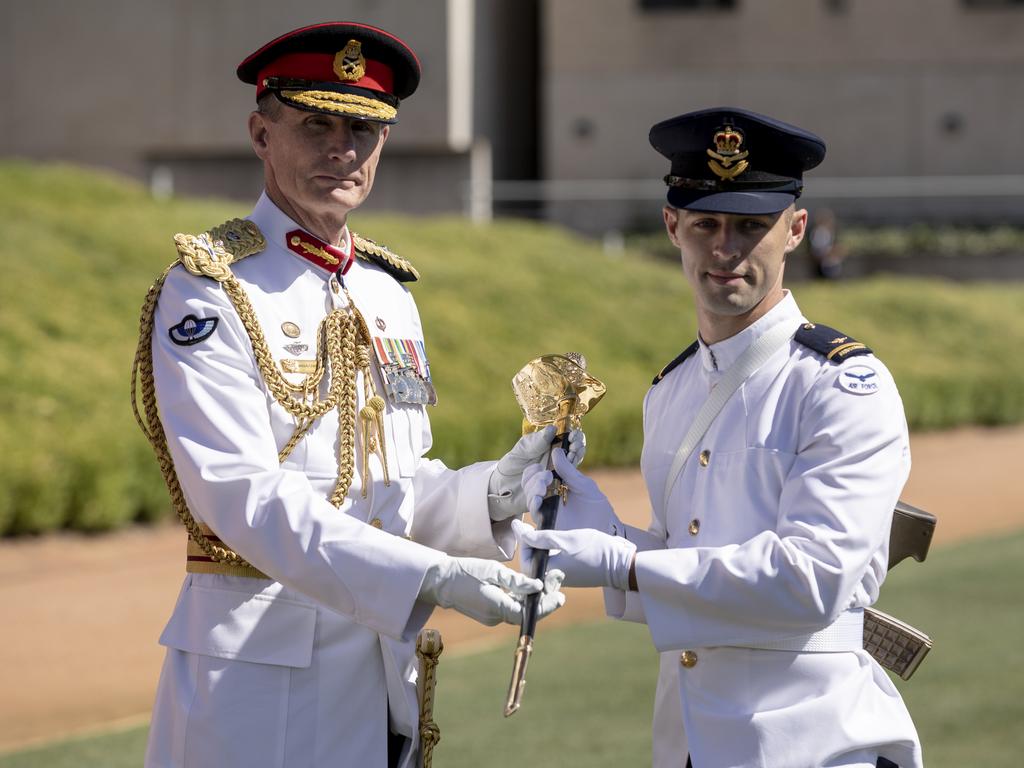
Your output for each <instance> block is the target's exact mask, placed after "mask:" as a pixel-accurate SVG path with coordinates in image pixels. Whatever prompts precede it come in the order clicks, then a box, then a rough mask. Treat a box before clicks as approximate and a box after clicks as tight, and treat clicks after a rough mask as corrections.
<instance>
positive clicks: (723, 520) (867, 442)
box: [606, 293, 921, 768]
mask: <svg viewBox="0 0 1024 768" xmlns="http://www.w3.org/2000/svg"><path fill="white" fill-rule="evenodd" d="M780 322H785V323H790V324H792V325H793V327H794V329H795V328H796V327H797V324H798V323H801V322H806V320H805V319H804V318H803V317H802V315H801V314H800V311H799V309H798V307H797V305H796V302H795V301H794V299H793V297H792V296H791V295H790V294H788V293H787V294H786V296H785V298H784V299H783V300H782V301H781V302H780V303H779V304H778V305H776V306H775V307H773V308H772V309H771V310H770V311H769V312H768V313H767V314H766V315H765V316H764V317H762V318H761V319H759V320H758V321H757V322H755V323H754V324H752V325H751V326H749V327H748V328H746V329H744V330H743V331H742V332H740V333H738V334H736V335H735V336H733V337H731V338H729V339H725V340H724V341H721V342H718V343H716V344H713V345H711V346H708V345H706V344H704V343H703V342H701V343H700V347H699V350H698V352H697V354H695V355H694V356H692V357H691V358H689V359H688V360H686V361H685V362H684V363H682V364H681V365H679V366H678V367H677V368H676V369H675V370H673V371H671V372H670V373H669V374H667V375H666V376H665V377H664V379H663V380H662V381H660V382H659V383H658V384H657V385H656V386H653V387H652V388H651V390H650V391H649V392H648V394H647V396H646V398H645V400H644V449H643V455H642V459H641V468H642V471H643V475H644V480H645V482H646V483H647V487H648V489H649V492H650V497H651V503H652V508H653V513H652V522H651V526H650V530H649V532H642V531H636V530H635V529H631V530H629V531H628V532H627V535H628V536H629V537H630V538H633V539H636V540H637V542H638V545H639V547H640V549H641V550H643V551H640V552H639V553H638V555H637V559H636V577H637V584H638V586H639V592H638V593H629V594H628V595H625V596H624V595H623V593H621V592H618V593H616V592H614V591H611V590H609V591H607V592H606V595H607V607H608V611H609V614H610V615H612V616H615V617H619V618H626V619H629V620H638V621H645V622H646V623H647V625H648V627H649V629H650V632H651V638H652V640H653V641H654V645H655V647H656V648H657V649H658V650H659V651H662V652H663V654H662V664H661V673H660V675H659V690H658V695H657V701H656V710H655V722H654V755H655V765H656V766H662V765H665V766H668V765H673V766H675V765H679V764H681V763H680V759H682V760H683V761H685V752H686V750H689V752H690V754H691V756H692V759H693V763H694V765H695V766H697V767H698V768H700V767H701V766H726V765H729V766H732V765H737V766H739V765H742V766H766V767H770V768H812V767H817V766H825V765H861V764H867V763H868V762H870V764H871V765H874V760H875V758H876V757H877V756H878V755H883V756H885V757H888V758H889V759H891V760H893V761H895V762H896V763H898V764H899V765H901V766H904V767H909V766H918V765H920V764H921V757H920V746H919V743H918V739H917V734H916V731H915V729H914V726H913V723H912V722H911V720H910V717H909V715H908V714H907V711H906V708H905V707H904V705H903V702H902V700H901V699H900V697H899V694H898V692H897V691H896V689H895V687H894V686H893V685H892V683H891V681H890V680H889V679H888V678H887V677H886V674H885V672H884V671H883V670H882V669H881V668H880V667H879V666H878V665H877V664H876V663H875V662H874V660H873V659H871V658H870V656H869V655H868V654H867V653H866V652H864V651H855V652H837V653H796V652H792V651H778V650H762V649H759V648H758V644H759V643H765V644H767V643H770V642H772V641H776V640H780V639H783V638H787V637H792V636H796V635H801V634H805V633H810V632H814V631H816V630H819V629H822V628H824V627H826V626H827V625H829V624H831V623H832V622H833V621H834V620H835V619H836V618H837V617H839V616H840V614H842V613H843V612H845V611H848V610H850V609H856V608H862V607H864V606H868V605H870V604H872V603H873V602H874V601H875V600H876V598H877V597H878V591H879V587H880V586H881V583H882V581H883V580H884V578H885V573H886V563H887V559H888V537H889V529H890V525H891V518H892V510H893V507H894V505H895V503H896V501H897V500H898V498H899V493H900V491H901V490H902V487H903V484H904V482H905V481H906V478H907V476H908V474H909V471H910V450H909V440H908V435H907V428H906V420H905V417H904V413H903V406H902V402H901V400H900V397H899V394H898V392H897V390H896V386H895V383H894V381H893V379H892V377H891V375H890V374H889V372H888V370H887V369H886V368H885V366H884V365H882V363H881V362H880V361H878V360H877V359H876V358H875V357H874V356H872V355H862V356H855V357H849V358H847V359H846V360H844V361H843V362H842V363H840V364H834V363H832V362H829V361H827V360H826V359H825V358H824V357H823V356H822V355H820V354H818V353H816V352H814V351H812V350H811V349H809V348H807V347H805V346H803V345H801V344H799V343H798V342H796V341H792V342H790V343H788V344H786V345H784V347H783V348H782V349H781V350H779V351H778V352H776V353H775V354H774V355H773V356H772V357H771V358H770V359H769V360H768V361H767V362H766V363H765V364H764V365H763V366H761V368H760V369H759V370H757V371H756V372H755V373H753V374H752V375H751V376H749V377H748V378H747V380H746V381H745V382H744V384H742V385H741V386H740V388H739V389H738V390H737V391H736V392H735V393H734V394H733V395H732V397H731V398H730V400H729V401H728V402H727V403H726V405H725V407H724V408H723V409H722V411H721V412H720V413H719V415H718V417H717V419H716V420H715V421H714V423H713V424H712V425H711V427H710V428H709V429H708V431H707V433H706V434H705V436H704V438H703V439H702V440H701V442H700V443H698V445H697V447H696V448H695V449H694V451H693V454H692V455H691V457H690V459H689V460H688V461H687V462H686V464H685V465H684V467H683V470H682V472H681V473H680V475H679V477H678V479H677V480H676V482H675V484H674V485H673V487H672V490H671V492H670V494H669V497H668V499H667V503H666V505H665V507H664V508H661V507H660V498H661V495H662V489H664V487H665V482H666V479H667V475H668V472H669V468H670V467H671V464H672V461H673V459H674V457H675V453H676V449H677V448H678V447H679V444H680V442H681V441H682V438H683V435H684V434H685V433H686V431H687V429H688V428H689V426H690V423H691V421H692V420H693V418H694V416H695V415H696V413H697V412H698V411H699V409H700V407H701V405H702V404H703V402H704V400H705V399H706V398H707V396H708V393H709V392H710V391H711V389H712V388H713V387H714V386H715V385H716V383H717V382H718V381H719V380H720V379H721V376H722V374H723V372H725V371H727V370H728V369H729V367H730V366H731V365H733V364H734V363H735V361H736V360H737V358H738V357H739V356H740V355H741V354H742V353H743V351H744V350H746V349H747V347H749V346H750V344H752V343H753V342H754V340H756V339H757V338H758V337H759V336H761V335H762V334H763V333H764V332H765V331H766V330H768V329H769V328H771V327H773V326H774V325H775V324H776V323H780ZM844 377H846V378H844ZM857 377H868V380H870V381H871V382H872V383H875V382H877V386H875V387H874V388H871V389H858V388H857V386H856V385H857V382H858V381H862V380H863V379H859V378H857ZM701 454H703V455H704V461H702V460H701ZM738 646H747V647H738ZM683 650H688V651H690V652H691V656H690V659H689V660H690V661H694V660H696V663H694V664H693V665H692V666H688V667H683V666H682V664H681V655H680V654H681V651H683ZM682 724H685V729H684V728H682V727H680V726H681V725H682ZM878 745H881V746H878ZM872 750H874V751H873V752H872ZM680 753H683V757H682V758H680ZM872 755H874V756H872Z"/></svg>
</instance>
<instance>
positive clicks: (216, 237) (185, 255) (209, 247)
mask: <svg viewBox="0 0 1024 768" xmlns="http://www.w3.org/2000/svg"><path fill="white" fill-rule="evenodd" d="M174 244H175V245H176V246H177V248H178V261H180V262H181V263H182V264H183V265H184V267H185V269H187V270H188V271H189V272H191V273H192V274H193V275H206V277H212V278H213V279H214V280H216V281H218V282H224V281H225V280H227V279H228V278H229V277H230V276H231V265H232V264H234V263H235V262H236V261H239V260H240V259H244V258H245V257H246V256H252V255H253V254H254V253H259V252H260V251H262V250H263V249H264V248H266V247H267V241H266V240H265V239H264V237H263V233H262V232H260V228H259V227H257V226H256V225H255V224H253V223H252V222H251V221H249V220H248V219H231V220H230V221H225V222H224V223H223V224H221V225H220V226H219V227H214V228H213V229H211V230H209V231H208V232H202V233H200V234H198V235H183V234H180V233H179V234H177V235H175V236H174Z"/></svg>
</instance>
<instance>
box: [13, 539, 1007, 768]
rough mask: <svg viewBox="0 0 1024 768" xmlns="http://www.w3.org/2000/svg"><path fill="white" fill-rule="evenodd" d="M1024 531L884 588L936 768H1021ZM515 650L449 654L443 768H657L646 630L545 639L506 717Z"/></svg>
mask: <svg viewBox="0 0 1024 768" xmlns="http://www.w3.org/2000/svg"><path fill="white" fill-rule="evenodd" d="M1022 583H1024V533H1018V534H1015V535H1012V536H1004V537H1001V538H998V539H989V540H979V541H974V542H969V543H966V544H961V545H958V546H954V547H948V548H945V549H939V550H938V551H936V552H934V553H932V556H931V557H930V558H929V561H928V562H927V563H926V564H924V565H918V564H916V563H905V564H903V565H901V566H900V567H899V568H897V569H896V570H895V571H894V572H893V574H892V576H891V578H890V579H889V581H888V583H887V584H886V586H885V589H884V590H883V593H884V596H883V599H882V601H881V602H880V603H879V607H880V608H882V609H883V610H885V611H887V612H889V613H893V614H895V615H897V616H899V617H900V618H902V619H904V620H907V621H909V622H911V623H912V624H915V625H916V626H918V627H919V628H921V629H923V630H925V631H926V632H928V633H929V634H930V635H931V636H932V639H933V640H934V641H935V648H934V650H933V651H932V652H931V654H930V656H929V657H928V658H927V659H926V660H925V662H924V664H923V665H922V667H921V668H920V670H918V672H917V674H916V675H915V677H914V678H913V679H912V680H911V681H909V682H903V681H901V680H897V685H898V686H899V688H900V690H901V691H902V692H903V694H904V696H905V698H906V700H907V703H908V705H909V707H910V710H911V713H912V714H913V716H914V720H915V722H916V723H917V726H918V729H919V731H920V734H921V738H922V741H923V743H924V750H925V757H926V763H927V765H928V766H929V768H960V767H961V766H985V768H1014V767H1015V766H1018V765H1020V764H1021V760H1020V755H1021V754H1022V753H1024V731H1022V729H1021V727H1020V723H1021V713H1022V707H1021V704H1020V698H1021V692H1022V690H1021V681H1022V680H1024V652H1022V651H1021V650H1020V644H1019V642H1018V640H1017V638H1019V637H1020V636H1021V635H1022V634H1024V613H1022V612H1021V611H1020V610H1019V606H1020V597H1019V585H1020V584H1022ZM511 659H512V648H511V646H510V647H508V648H501V649H498V650H492V651H487V652H483V653H476V654H472V655H466V656H448V657H442V661H441V666H440V668H439V686H438V700H437V706H436V718H437V722H438V724H439V725H440V727H441V732H442V740H441V743H440V744H439V745H438V747H437V749H436V751H435V765H437V766H438V768H470V766H473V767H474V768H476V767H477V766H488V767H489V768H522V767H523V766H539V767H544V768H547V766H552V765H557V766H559V768H583V767H584V766H586V767H587V768H602V767H603V766H608V767H609V768H611V767H612V766H616V767H618V766H643V765H649V764H650V745H649V723H650V710H651V699H652V696H653V691H654V679H655V672H656V666H657V664H656V656H655V654H654V651H653V650H652V648H651V646H650V643H649V639H648V637H647V634H646V631H645V628H644V627H641V626H635V625H624V624H618V623H613V622H610V621H609V622H601V623H598V624H590V625H581V626H576V627H570V628H566V629H560V630H556V631H552V632H549V633H548V632H543V631H542V633H541V635H540V636H539V638H538V645H537V650H536V652H535V654H534V658H533V660H532V661H531V665H530V675H529V688H528V692H527V694H526V697H525V699H524V705H523V709H522V711H520V712H519V713H518V714H516V715H515V716H514V717H513V718H512V719H509V720H506V719H505V718H504V717H503V716H502V713H501V710H502V706H503V704H504V697H505V692H506V687H507V685H508V676H509V672H510V669H511ZM145 733H146V729H145V728H137V729H134V730H130V731H125V732H120V733H114V734H109V735H103V736H93V737H89V738H84V739H77V740H73V741H69V742H64V743H60V744H54V745H52V746H49V747H45V748H40V749H35V750H30V751H26V752H21V753H17V754H12V755H8V756H5V757H0V768H29V767H30V766H31V767H32V768H35V767H37V766H38V767H43V766H45V768H71V766H74V767H75V768H93V767H95V768H129V767H131V768H135V767H137V766H139V765H141V762H142V754H143V751H144V748H145Z"/></svg>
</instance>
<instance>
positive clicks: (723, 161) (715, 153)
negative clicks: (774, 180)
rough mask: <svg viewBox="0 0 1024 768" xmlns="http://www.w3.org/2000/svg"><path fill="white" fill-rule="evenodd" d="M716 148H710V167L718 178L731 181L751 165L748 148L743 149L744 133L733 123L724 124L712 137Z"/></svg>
mask: <svg viewBox="0 0 1024 768" xmlns="http://www.w3.org/2000/svg"><path fill="white" fill-rule="evenodd" d="M712 141H713V142H714V145H715V148H714V149H709V150H708V156H709V157H710V158H711V159H710V160H709V161H708V167H709V168H710V169H711V172H712V173H714V174H715V175H716V176H717V177H718V178H720V179H723V180H725V181H731V180H732V179H735V178H736V177H737V176H739V175H740V174H741V173H743V172H744V171H745V170H747V168H748V167H749V166H750V163H749V162H748V161H747V159H746V158H747V156H748V155H749V154H750V153H749V152H748V151H747V150H741V149H740V147H742V146H743V133H742V131H740V130H739V129H738V128H734V127H733V126H731V125H723V126H722V127H721V128H719V129H718V130H717V131H715V135H714V137H713V139H712Z"/></svg>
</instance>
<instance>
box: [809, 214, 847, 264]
mask: <svg viewBox="0 0 1024 768" xmlns="http://www.w3.org/2000/svg"><path fill="white" fill-rule="evenodd" d="M837 229H838V227H837V222H836V214H835V212H834V211H833V210H832V209H831V208H820V209H818V210H816V211H815V212H814V213H813V214H812V215H811V225H810V233H809V235H808V238H807V239H808V251H809V252H810V255H811V261H812V262H813V263H814V272H813V274H814V276H815V277H818V278H822V279H825V280H838V279H839V278H840V277H842V276H843V260H844V259H845V258H846V249H845V248H844V247H843V246H842V245H841V244H840V243H839V242H838V240H837V239H836V235H837Z"/></svg>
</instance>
